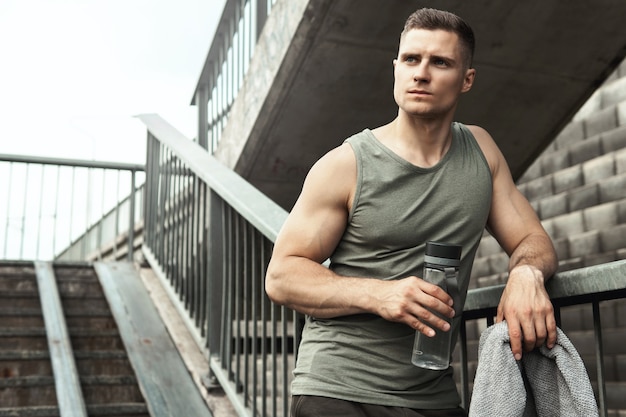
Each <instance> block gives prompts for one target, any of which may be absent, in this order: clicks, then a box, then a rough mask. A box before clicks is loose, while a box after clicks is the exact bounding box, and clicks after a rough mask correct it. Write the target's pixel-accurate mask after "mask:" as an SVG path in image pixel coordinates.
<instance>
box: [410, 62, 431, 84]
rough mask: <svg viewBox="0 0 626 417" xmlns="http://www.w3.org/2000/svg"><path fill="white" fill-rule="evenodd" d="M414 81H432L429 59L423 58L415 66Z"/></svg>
mask: <svg viewBox="0 0 626 417" xmlns="http://www.w3.org/2000/svg"><path fill="white" fill-rule="evenodd" d="M413 81H416V82H420V81H422V82H428V81H430V71H429V69H428V62H427V60H423V61H422V62H420V63H419V65H417V66H416V67H415V71H414V72H413Z"/></svg>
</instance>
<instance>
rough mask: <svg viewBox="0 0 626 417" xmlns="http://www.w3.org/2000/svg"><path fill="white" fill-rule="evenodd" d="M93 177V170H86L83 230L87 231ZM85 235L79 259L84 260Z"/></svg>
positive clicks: (85, 255) (85, 248)
mask: <svg viewBox="0 0 626 417" xmlns="http://www.w3.org/2000/svg"><path fill="white" fill-rule="evenodd" d="M92 177H93V170H92V169H91V168H87V189H86V190H85V195H86V196H87V207H86V208H85V230H89V214H90V213H91V189H92V187H91V181H92ZM86 237H87V235H86V234H85V235H84V236H83V238H82V239H81V245H80V259H81V260H85V258H86V257H87V239H86Z"/></svg>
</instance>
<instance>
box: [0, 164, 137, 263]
mask: <svg viewBox="0 0 626 417" xmlns="http://www.w3.org/2000/svg"><path fill="white" fill-rule="evenodd" d="M143 170H144V167H143V165H137V164H125V163H116V162H100V161H83V160H75V159H60V158H45V157H36V156H22V155H6V154H1V155H0V178H2V179H3V181H1V182H0V201H1V202H2V203H0V222H1V224H0V236H1V237H2V238H1V239H0V256H1V257H2V258H3V259H13V260H22V259H35V260H53V259H56V258H57V257H58V256H59V254H60V253H62V252H63V251H67V250H68V249H69V248H71V247H72V246H74V248H75V249H74V250H73V251H72V253H73V255H72V256H71V257H70V256H66V257H65V259H67V260H83V259H85V256H86V255H87V253H88V252H89V251H90V250H95V249H97V248H99V247H101V246H103V245H104V244H105V243H108V241H109V240H110V239H111V236H117V235H118V234H120V233H122V232H123V231H129V233H128V241H129V242H132V241H133V240H134V236H133V231H134V227H135V223H136V221H137V219H138V217H139V216H140V215H141V213H140V212H139V211H138V210H137V207H136V204H135V202H136V201H137V199H138V197H140V194H136V190H137V185H138V184H140V183H141V182H142V180H143V178H137V177H138V175H137V174H138V173H141V174H142V176H143ZM125 201H126V202H125ZM107 213H109V214H108V216H109V218H112V219H113V220H112V221H109V222H108V223H107V224H103V223H102V222H101V219H102V218H103V217H105V216H106V215H107ZM124 214H125V215H124ZM97 224H100V226H99V227H96V225H97ZM89 230H91V232H90V233H89V235H88V236H89V238H88V239H84V238H82V237H83V236H85V234H86V231H89ZM111 233H112V235H111ZM78 242H80V243H78ZM131 255H132V254H131V252H130V251H129V257H130V256H131Z"/></svg>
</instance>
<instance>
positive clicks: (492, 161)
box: [464, 125, 506, 174]
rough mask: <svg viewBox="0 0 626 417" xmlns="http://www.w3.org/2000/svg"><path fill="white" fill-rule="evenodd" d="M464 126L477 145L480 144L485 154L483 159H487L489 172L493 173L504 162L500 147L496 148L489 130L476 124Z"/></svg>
mask: <svg viewBox="0 0 626 417" xmlns="http://www.w3.org/2000/svg"><path fill="white" fill-rule="evenodd" d="M464 126H465V127H466V128H467V129H468V130H469V131H470V132H471V133H472V135H474V138H475V139H476V142H477V143H478V146H480V149H481V151H482V152H483V154H484V155H485V159H487V163H488V164H489V167H490V169H491V172H492V173H494V174H495V173H496V172H497V171H498V168H500V166H501V165H502V164H506V162H505V161H504V156H503V155H502V152H501V151H500V148H498V145H497V144H496V142H495V141H494V140H493V138H492V137H491V135H490V134H489V132H487V131H486V130H485V129H483V128H482V127H480V126H476V125H464Z"/></svg>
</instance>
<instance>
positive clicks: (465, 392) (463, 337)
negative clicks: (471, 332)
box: [460, 318, 469, 411]
mask: <svg viewBox="0 0 626 417" xmlns="http://www.w3.org/2000/svg"><path fill="white" fill-rule="evenodd" d="M466 325H467V322H466V320H465V319H464V318H461V324H460V341H461V343H460V345H461V346H460V347H461V352H460V353H461V387H462V391H461V407H463V408H464V409H465V411H468V410H469V370H468V364H467V362H468V358H467V328H466Z"/></svg>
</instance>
